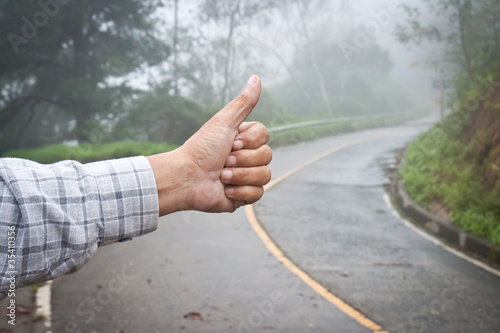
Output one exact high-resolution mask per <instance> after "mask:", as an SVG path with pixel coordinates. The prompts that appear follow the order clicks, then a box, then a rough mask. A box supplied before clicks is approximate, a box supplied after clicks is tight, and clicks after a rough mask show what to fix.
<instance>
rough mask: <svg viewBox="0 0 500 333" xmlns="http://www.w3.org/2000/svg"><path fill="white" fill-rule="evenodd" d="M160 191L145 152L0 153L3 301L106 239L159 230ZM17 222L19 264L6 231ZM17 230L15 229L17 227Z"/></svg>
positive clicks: (77, 263) (74, 265)
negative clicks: (99, 158) (60, 157)
mask: <svg viewBox="0 0 500 333" xmlns="http://www.w3.org/2000/svg"><path fill="white" fill-rule="evenodd" d="M158 209H159V207H158V194H157V190H156V183H155V179H154V175H153V171H152V169H151V166H150V164H149V162H148V160H147V159H146V158H145V157H143V156H140V157H132V158H124V159H119V160H110V161H104V162H96V163H89V164H80V163H78V162H74V161H63V162H59V163H56V164H51V165H43V164H38V163H35V162H31V161H26V160H22V159H14V158H3V159H0V263H1V265H2V267H1V273H0V282H1V284H0V300H1V299H3V298H5V297H6V294H7V291H8V289H9V281H8V278H9V277H10V276H11V274H14V275H15V278H16V285H17V286H18V287H21V286H24V285H27V284H32V283H38V282H42V281H45V280H50V279H54V278H56V277H58V276H61V275H63V274H67V273H72V272H74V271H76V270H77V269H78V268H80V267H81V266H82V265H84V264H85V263H86V262H87V261H89V259H90V257H91V256H92V255H93V254H94V253H95V252H96V250H97V248H98V247H99V246H102V245H106V244H110V243H114V242H116V241H119V240H122V239H126V238H129V237H137V236H140V235H144V234H146V233H149V232H151V231H154V230H155V229H156V228H157V226H158ZM13 226H15V237H16V241H15V263H14V262H10V264H9V262H8V255H9V254H10V253H9V251H8V250H9V248H8V240H9V239H8V234H9V232H11V231H12V229H13V228H12V227H13ZM11 234H12V232H11Z"/></svg>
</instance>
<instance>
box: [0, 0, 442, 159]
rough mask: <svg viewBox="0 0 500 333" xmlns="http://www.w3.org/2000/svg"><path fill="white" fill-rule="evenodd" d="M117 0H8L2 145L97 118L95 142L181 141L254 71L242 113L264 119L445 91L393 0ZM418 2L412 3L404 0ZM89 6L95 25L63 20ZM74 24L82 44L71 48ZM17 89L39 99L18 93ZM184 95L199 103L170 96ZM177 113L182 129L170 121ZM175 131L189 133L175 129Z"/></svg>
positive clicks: (430, 97) (364, 109)
mask: <svg viewBox="0 0 500 333" xmlns="http://www.w3.org/2000/svg"><path fill="white" fill-rule="evenodd" d="M112 4H113V1H111V0H110V2H109V3H108V2H106V1H104V2H102V3H99V4H90V3H86V2H84V7H85V6H87V7H88V8H87V7H85V8H83V7H81V6H80V7H78V6H77V5H76V4H75V5H73V4H67V5H64V6H61V7H60V8H58V9H57V13H56V14H54V15H53V16H50V15H47V14H44V13H43V11H41V7H40V6H39V5H38V4H36V3H31V2H29V1H27V2H26V3H24V2H7V3H6V5H5V7H4V8H3V9H2V10H3V12H5V15H6V16H5V19H4V21H5V24H4V25H3V26H2V29H3V31H4V32H3V33H4V34H5V35H6V36H10V37H9V38H7V39H5V40H4V41H3V43H4V47H3V50H4V53H5V55H6V57H4V59H6V60H5V64H4V67H3V68H4V73H5V74H4V75H3V79H4V82H3V86H2V87H3V88H2V92H3V100H2V107H5V108H4V109H3V111H5V112H4V114H5V115H6V116H5V119H6V120H5V121H4V123H3V124H4V130H3V131H2V132H1V133H0V143H1V144H0V150H1V151H7V150H10V149H19V148H36V147H39V146H43V145H46V144H52V143H60V142H63V141H68V140H70V141H71V140H77V141H79V142H85V141H88V138H86V136H88V135H86V134H82V133H88V132H90V131H92V130H94V129H95V128H99V131H102V132H103V133H104V134H103V138H102V141H104V142H106V141H110V142H113V141H121V140H138V141H144V140H146V141H151V140H153V141H162V142H163V141H167V142H172V143H174V144H180V143H182V140H183V139H185V138H186V136H188V135H189V134H192V133H194V131H196V129H197V128H199V126H201V124H203V121H205V120H206V119H207V118H208V117H209V116H210V114H213V113H214V112H215V111H216V110H217V109H220V108H221V107H223V106H224V105H225V104H226V103H227V102H229V101H230V100H231V99H232V98H234V97H235V96H237V94H239V92H240V91H241V89H242V88H243V86H244V84H245V82H246V80H247V79H248V77H249V76H250V75H252V74H257V75H259V76H260V77H261V79H262V83H263V93H262V97H261V100H260V103H259V106H258V107H257V109H256V110H255V111H254V112H253V114H252V118H251V119H253V120H257V121H261V122H263V123H264V124H265V125H267V126H271V127H272V126H276V125H278V124H279V125H285V124H287V123H289V122H301V121H310V120H318V119H330V118H338V117H350V116H361V115H376V114H378V115H380V114H394V113H405V114H411V115H413V116H414V117H416V116H418V115H422V114H425V113H428V112H433V111H435V110H437V109H439V105H438V104H437V100H439V98H440V96H441V92H440V91H439V89H438V90H435V89H432V83H433V80H435V79H440V78H441V76H442V74H441V72H442V69H439V68H437V67H436V66H434V65H433V62H432V61H434V60H435V59H437V58H438V57H439V52H435V51H436V49H437V44H436V45H433V44H430V43H425V42H424V41H422V42H419V43H418V44H419V45H416V44H415V43H414V42H413V41H410V42H408V43H402V42H401V41H400V40H399V39H398V38H396V30H397V26H398V25H402V26H405V27H409V24H408V13H407V12H406V11H405V10H403V8H402V5H401V4H400V3H398V2H394V1H380V0H377V1H368V0H355V1H342V0H314V1H305V0H288V1H256V0H238V1H218V0H196V1H194V0H190V1H188V0H175V1H174V0H162V1H157V2H156V1H146V2H134V1H130V3H128V5H127V6H121V7H112V6H111V5H112ZM108 5H109V7H107V6H108ZM92 6H94V7H95V8H93V7H92ZM415 6H416V7H419V6H420V3H419V2H415V1H413V2H411V7H415ZM111 8H112V10H111ZM42 10H43V8H42ZM9 12H12V14H9ZM88 12H95V13H99V14H93V16H91V17H90V18H89V22H91V25H93V26H94V29H93V30H87V29H88V27H87V26H86V25H85V23H84V22H85V20H83V21H82V20H75V19H72V17H85V15H87V13H88ZM1 13H2V12H0V14H1ZM39 13H42V14H44V15H45V16H46V17H47V20H46V21H44V22H41V23H40V24H39V27H37V26H35V25H34V23H32V22H31V21H33V18H34V19H36V18H37V17H38V16H37V15H38V14H39ZM40 17H41V16H40ZM49 17H50V19H49ZM176 17H177V22H176V20H175V18H176ZM425 19H426V17H425V15H424V17H423V20H425ZM30 20H31V21H30ZM33 22H35V21H33ZM35 23H36V22H35ZM42 23H43V24H42ZM76 25H80V26H76ZM31 28H33V29H31ZM30 29H31V30H30ZM75 31H83V35H75ZM89 31H91V33H92V34H93V35H92V36H91V35H89V34H90V32H89ZM30 32H31V34H29V33H30ZM81 36H83V37H84V38H85V41H80V43H81V45H80V46H79V51H78V52H79V53H78V54H82V56H79V57H75V52H76V51H75V40H77V39H78V38H81ZM60 41H63V42H60ZM80 49H81V50H80ZM37 59H41V62H40V61H39V60H37ZM52 61H54V62H55V65H54V64H53V63H52ZM40 63H41V64H42V66H40V65H39V64H40ZM30 66H35V67H34V68H35V70H31V71H29V70H30V68H31V67H30ZM68 66H69V67H68ZM68 68H74V69H75V70H74V71H68V70H67V69H68ZM26 70H28V72H26ZM26 73H29V74H26ZM70 73H71V75H69V74H70ZM70 87H71V89H70ZM40 96H43V98H40ZM26 98H32V99H34V100H35V102H34V104H33V105H25V104H23V103H22V102H21V101H22V100H25V99H26ZM186 100H187V101H189V103H191V102H192V103H194V104H190V105H191V106H190V107H189V108H186V107H185V106H182V107H180V108H179V106H176V105H178V103H181V104H183V103H184V102H185V101H186ZM154 105H159V106H161V107H162V108H163V106H165V109H162V110H161V111H160V110H159V107H156V106H154ZM170 108H171V109H170ZM200 110H201V111H200ZM0 114H1V112H0ZM151 119H161V121H156V122H153V121H151ZM178 121H179V122H181V123H182V124H183V126H182V127H183V128H182V130H181V129H179V126H173V125H172V124H173V123H176V122H178ZM161 124H162V125H161ZM171 126H173V128H171ZM175 130H179V132H182V133H184V134H182V135H181V134H179V135H175V134H171V133H174V132H175ZM145 132H147V133H149V134H148V135H147V136H144V133H145ZM164 133H170V134H169V135H167V134H164Z"/></svg>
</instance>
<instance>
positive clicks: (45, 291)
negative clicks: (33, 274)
mask: <svg viewBox="0 0 500 333" xmlns="http://www.w3.org/2000/svg"><path fill="white" fill-rule="evenodd" d="M51 287H52V281H48V282H46V283H45V284H44V285H43V286H40V287H38V289H37V290H36V314H38V315H41V316H43V317H44V318H45V320H44V321H43V325H44V326H45V328H47V331H46V333H51V331H50V329H51V328H52V307H51V306H50V302H51V298H50V296H51V295H50V293H51Z"/></svg>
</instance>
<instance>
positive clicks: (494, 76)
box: [399, 0, 500, 245]
mask: <svg viewBox="0 0 500 333" xmlns="http://www.w3.org/2000/svg"><path fill="white" fill-rule="evenodd" d="M427 3H428V4H429V7H428V9H429V10H430V11H434V13H435V14H440V13H441V14H443V13H448V12H451V14H452V15H449V16H448V15H446V16H447V17H450V20H449V21H448V22H444V23H443V22H442V23H440V24H437V25H432V24H431V25H428V26H425V25H424V24H423V23H422V22H421V18H420V16H419V12H418V11H416V10H414V9H412V8H411V7H406V9H407V13H408V15H409V18H410V20H409V21H410V25H409V26H407V27H400V28H399V36H400V39H401V40H402V41H403V42H407V43H411V42H412V41H414V40H415V38H418V39H419V43H420V41H421V40H422V39H425V38H427V39H430V40H433V41H436V42H438V43H441V44H442V45H443V46H444V48H443V49H444V50H445V51H444V52H443V54H440V57H441V60H440V61H441V71H442V74H443V75H444V76H446V77H447V78H448V79H449V81H450V82H451V83H452V87H453V89H452V91H451V92H450V93H449V95H448V106H449V109H450V110H451V113H450V114H449V115H448V116H447V117H446V118H445V119H444V120H443V121H441V122H440V123H438V124H437V125H435V126H434V127H433V128H432V129H431V130H430V131H428V132H426V133H424V134H422V135H421V136H420V137H419V138H418V139H417V140H415V141H414V142H413V143H411V144H410V145H409V146H408V149H407V153H406V157H405V160H404V162H403V163H402V166H401V169H400V174H401V177H402V179H403V181H404V183H405V185H406V188H407V190H408V192H409V193H410V195H411V196H412V198H413V199H414V200H415V201H416V202H417V203H418V204H420V205H422V206H423V207H426V208H428V209H429V210H433V211H435V212H436V211H437V210H442V209H444V210H445V211H446V213H447V214H448V215H449V217H450V219H451V221H452V222H453V223H454V224H456V225H457V226H459V227H461V228H463V229H464V230H466V231H469V232H471V233H473V234H475V235H478V236H480V237H483V238H485V239H488V240H490V241H491V242H493V243H495V244H499V245H500V177H499V176H500V93H499V89H500V82H499V80H500V40H499V39H498V36H499V35H500V26H498V24H496V23H495V24H493V23H492V22H498V21H499V20H500V8H499V6H498V2H497V1H492V0H488V1H483V2H473V1H451V0H450V1H448V0H441V1H438V2H437V3H436V2H435V1H428V2H427ZM436 63H437V62H436Z"/></svg>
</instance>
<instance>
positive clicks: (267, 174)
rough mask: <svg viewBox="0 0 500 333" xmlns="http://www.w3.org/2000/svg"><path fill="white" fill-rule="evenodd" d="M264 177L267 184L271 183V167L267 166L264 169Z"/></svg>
mask: <svg viewBox="0 0 500 333" xmlns="http://www.w3.org/2000/svg"><path fill="white" fill-rule="evenodd" d="M263 170H264V171H263V176H262V179H263V180H265V184H267V183H269V181H270V180H271V169H269V167H267V166H265V167H263Z"/></svg>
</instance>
